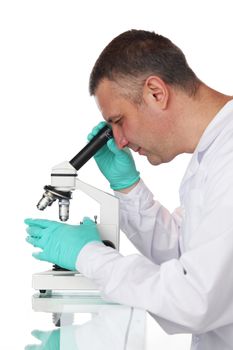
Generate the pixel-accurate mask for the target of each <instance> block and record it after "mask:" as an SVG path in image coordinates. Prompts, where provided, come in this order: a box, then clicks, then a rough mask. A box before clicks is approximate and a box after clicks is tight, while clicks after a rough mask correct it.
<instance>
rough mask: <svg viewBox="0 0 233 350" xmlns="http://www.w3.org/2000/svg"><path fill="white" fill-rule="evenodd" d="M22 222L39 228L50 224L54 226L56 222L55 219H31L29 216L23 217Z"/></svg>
mask: <svg viewBox="0 0 233 350" xmlns="http://www.w3.org/2000/svg"><path fill="white" fill-rule="evenodd" d="M24 223H25V224H26V225H29V226H38V227H40V228H47V227H48V226H51V225H53V226H54V225H56V224H58V222H57V221H52V220H46V219H31V218H27V219H25V220H24Z"/></svg>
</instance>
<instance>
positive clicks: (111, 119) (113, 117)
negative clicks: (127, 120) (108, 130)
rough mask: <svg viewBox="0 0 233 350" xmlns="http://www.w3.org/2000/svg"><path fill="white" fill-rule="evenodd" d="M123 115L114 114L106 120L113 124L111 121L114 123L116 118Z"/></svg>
mask: <svg viewBox="0 0 233 350" xmlns="http://www.w3.org/2000/svg"><path fill="white" fill-rule="evenodd" d="M121 117H122V116H121V114H116V115H113V116H111V117H107V118H106V119H105V120H106V122H107V123H109V124H111V123H114V121H115V120H116V119H119V118H121Z"/></svg>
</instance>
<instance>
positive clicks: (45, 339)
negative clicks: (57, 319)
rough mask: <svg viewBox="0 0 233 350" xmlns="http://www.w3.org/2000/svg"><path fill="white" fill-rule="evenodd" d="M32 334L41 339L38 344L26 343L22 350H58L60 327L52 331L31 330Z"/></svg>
mask: <svg viewBox="0 0 233 350" xmlns="http://www.w3.org/2000/svg"><path fill="white" fill-rule="evenodd" d="M32 335H33V336H34V337H35V338H36V339H38V340H40V341H41V344H40V345H27V346H25V348H24V350H60V329H56V330H53V331H47V332H45V331H39V330H34V331H32Z"/></svg>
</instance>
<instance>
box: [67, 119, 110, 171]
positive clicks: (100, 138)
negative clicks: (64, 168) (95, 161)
mask: <svg viewBox="0 0 233 350" xmlns="http://www.w3.org/2000/svg"><path fill="white" fill-rule="evenodd" d="M112 137H113V133H112V129H111V128H110V127H109V125H105V126H104V127H103V128H102V129H101V130H100V131H99V132H98V134H97V135H96V136H94V137H93V139H92V140H91V141H90V142H88V144H87V145H86V146H85V147H84V148H83V149H82V150H81V151H80V152H79V153H78V154H76V156H75V157H74V158H72V159H71V160H70V164H71V165H72V166H73V167H74V168H75V169H76V170H79V169H80V168H81V167H82V166H83V165H84V164H85V163H86V162H87V161H88V160H89V159H90V158H91V157H93V156H94V155H95V153H96V152H97V151H98V150H99V149H100V148H101V147H103V146H104V145H105V144H106V143H107V142H108V140H110V139H111V138H112Z"/></svg>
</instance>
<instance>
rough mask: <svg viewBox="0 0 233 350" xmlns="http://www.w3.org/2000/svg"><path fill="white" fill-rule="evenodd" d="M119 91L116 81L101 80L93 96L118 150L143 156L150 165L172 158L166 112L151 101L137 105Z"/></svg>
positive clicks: (171, 128)
mask: <svg viewBox="0 0 233 350" xmlns="http://www.w3.org/2000/svg"><path fill="white" fill-rule="evenodd" d="M120 92H121V88H120V86H119V85H117V84H116V83H115V82H112V81H109V80H103V81H102V82H101V83H100V84H99V86H98V88H97V91H96V94H95V97H96V102H97V104H98V106H99V109H100V111H101V113H102V115H103V117H104V119H105V120H106V122H107V123H109V124H110V125H111V126H112V130H113V134H114V139H115V141H116V144H117V146H118V148H120V149H121V148H124V147H126V146H127V147H129V148H130V149H131V150H133V151H135V152H138V153H139V154H140V155H144V156H146V157H147V159H148V161H149V162H150V163H151V164H153V165H158V164H161V163H164V162H168V161H170V160H171V159H173V158H174V157H175V156H176V155H177V153H176V152H175V148H174V147H173V146H174V145H173V144H174V139H175V135H174V123H173V121H172V118H171V117H170V116H169V115H168V112H167V111H166V112H164V111H162V110H161V109H160V108H158V107H157V106H156V104H155V103H154V101H153V98H152V99H151V102H150V97H149V98H148V99H146V100H145V101H143V102H142V103H141V104H140V105H138V104H135V103H133V102H132V101H131V100H129V99H128V98H127V97H125V96H123V94H121V93H120ZM148 101H149V102H148Z"/></svg>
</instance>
